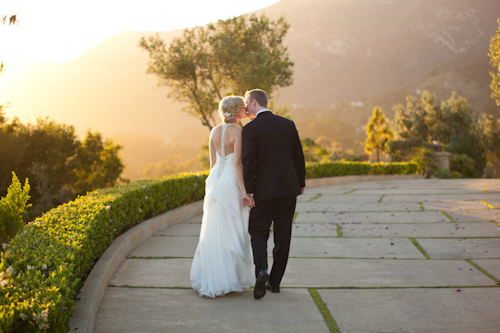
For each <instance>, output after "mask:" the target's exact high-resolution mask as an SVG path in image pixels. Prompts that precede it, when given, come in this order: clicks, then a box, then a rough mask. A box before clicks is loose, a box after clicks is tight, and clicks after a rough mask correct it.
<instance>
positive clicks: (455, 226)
mask: <svg viewBox="0 0 500 333" xmlns="http://www.w3.org/2000/svg"><path fill="white" fill-rule="evenodd" d="M342 236H343V237H389V238H391V237H500V227H498V226H497V225H495V224H493V223H484V222H480V223H425V224H424V223H422V224H364V223H363V224H356V225H353V224H350V225H343V226H342Z"/></svg>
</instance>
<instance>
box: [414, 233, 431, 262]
mask: <svg viewBox="0 0 500 333" xmlns="http://www.w3.org/2000/svg"><path fill="white" fill-rule="evenodd" d="M410 240H411V242H412V243H413V245H415V247H416V248H417V249H418V250H419V251H420V252H421V253H422V254H423V255H424V257H426V258H427V259H431V257H430V256H429V255H428V254H427V252H425V250H424V249H423V248H422V247H421V246H420V244H418V242H417V240H416V239H415V238H413V237H410Z"/></svg>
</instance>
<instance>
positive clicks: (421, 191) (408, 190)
mask: <svg viewBox="0 0 500 333" xmlns="http://www.w3.org/2000/svg"><path fill="white" fill-rule="evenodd" d="M457 192H458V190H456V189H447V188H409V187H408V188H406V187H405V188H396V189H376V188H374V189H363V190H357V191H356V194H393V195H394V194H396V195H399V194H406V195H414V194H457ZM482 193H484V191H483V190H470V189H467V191H466V192H464V194H465V195H466V196H467V195H469V194H482Z"/></svg>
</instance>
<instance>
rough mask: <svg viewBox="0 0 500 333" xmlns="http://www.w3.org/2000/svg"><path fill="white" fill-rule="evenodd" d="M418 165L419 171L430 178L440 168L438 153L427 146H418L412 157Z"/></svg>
mask: <svg viewBox="0 0 500 333" xmlns="http://www.w3.org/2000/svg"><path fill="white" fill-rule="evenodd" d="M411 160H412V162H413V163H415V164H416V165H417V170H418V173H419V174H421V175H424V176H425V178H429V177H430V176H431V175H432V174H433V173H434V171H436V170H437V169H438V161H437V157H436V155H435V154H434V153H433V152H431V151H430V150H428V149H427V148H425V147H421V148H416V149H415V154H414V155H413V158H412V159H411Z"/></svg>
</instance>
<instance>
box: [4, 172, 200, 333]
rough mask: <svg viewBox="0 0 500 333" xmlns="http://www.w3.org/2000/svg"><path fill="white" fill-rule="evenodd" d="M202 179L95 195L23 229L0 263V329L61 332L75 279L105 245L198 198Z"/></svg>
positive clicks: (167, 180)
mask: <svg viewBox="0 0 500 333" xmlns="http://www.w3.org/2000/svg"><path fill="white" fill-rule="evenodd" d="M206 176H207V173H200V174H184V175H179V176H176V177H163V178H158V179H154V180H145V181H137V182H133V183H131V184H129V185H127V186H119V187H115V188H113V189H108V190H97V191H94V192H92V193H89V194H88V195H86V196H80V197H78V198H77V199H76V200H74V201H72V202H69V203H67V204H64V205H61V206H59V207H57V208H54V209H52V210H51V211H50V212H48V213H46V214H44V215H43V216H42V217H40V218H37V219H36V220H35V221H33V222H32V223H29V224H28V225H27V226H26V227H25V228H24V230H23V231H22V232H21V233H19V234H18V235H17V236H16V237H15V238H14V239H13V240H12V243H11V244H10V246H9V247H8V250H7V251H6V252H5V253H3V254H2V257H1V263H0V283H1V284H2V288H1V289H0V330H1V331H2V332H39V331H45V330H47V329H49V330H50V331H51V332H67V331H68V329H69V327H68V322H69V319H70V317H71V315H72V313H73V309H74V305H75V298H76V295H77V294H78V292H79V290H80V289H81V287H82V285H83V284H82V281H83V280H84V279H85V277H86V275H87V274H88V272H89V270H90V269H91V267H92V266H93V264H94V263H95V261H96V260H97V259H98V258H99V257H100V256H101V255H102V253H103V252H104V251H105V250H106V248H107V247H108V246H109V245H110V244H111V242H112V241H113V240H114V239H115V238H116V237H117V236H118V235H120V234H121V233H123V232H124V231H126V230H128V229H129V228H131V227H133V226H134V225H136V224H137V223H140V222H141V221H143V220H145V219H147V218H149V217H151V216H154V215H158V214H160V213H162V212H164V211H167V210H170V209H173V208H176V207H179V206H181V205H184V204H188V203H190V202H193V201H196V200H200V199H202V198H203V195H204V181H205V179H206ZM44 318H45V319H44Z"/></svg>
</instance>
